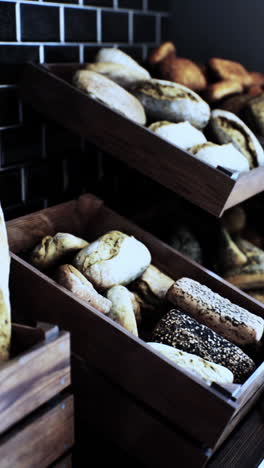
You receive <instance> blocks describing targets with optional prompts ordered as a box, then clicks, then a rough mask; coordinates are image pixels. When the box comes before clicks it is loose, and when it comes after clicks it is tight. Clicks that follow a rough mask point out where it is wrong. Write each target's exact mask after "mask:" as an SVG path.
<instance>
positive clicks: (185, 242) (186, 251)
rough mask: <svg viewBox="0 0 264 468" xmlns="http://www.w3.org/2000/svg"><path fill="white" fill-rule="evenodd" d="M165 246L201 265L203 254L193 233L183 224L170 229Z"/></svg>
mask: <svg viewBox="0 0 264 468" xmlns="http://www.w3.org/2000/svg"><path fill="white" fill-rule="evenodd" d="M176 222H177V221H176ZM166 242H167V244H169V245H171V247H173V248H174V249H176V250H178V251H179V252H181V253H182V254H183V255H186V257H189V258H191V259H192V260H194V261H195V262H197V263H200V264H202V263H203V252H202V248H201V245H200V243H199V242H198V240H197V238H196V237H195V235H194V234H193V232H192V231H191V230H190V229H189V228H188V226H185V225H184V224H182V225H178V226H177V227H176V228H174V227H172V229H171V232H170V235H169V237H168V239H167V240H166Z"/></svg>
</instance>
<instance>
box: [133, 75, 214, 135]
mask: <svg viewBox="0 0 264 468" xmlns="http://www.w3.org/2000/svg"><path fill="white" fill-rule="evenodd" d="M131 91H132V92H133V94H134V95H135V96H136V97H137V98H138V99H139V100H140V101H141V103H142V104H143V106H144V108H145V110H146V113H147V115H148V116H149V118H150V119H151V120H156V121H158V120H169V121H171V122H183V121H188V122H190V123H191V124H192V125H193V126H194V127H197V128H199V129H200V128H204V127H205V126H206V125H207V123H208V121H209V118H210V108H209V106H208V104H207V103H206V102H205V101H204V100H203V99H202V98H201V97H200V96H199V95H198V94H196V93H195V92H194V91H192V90H190V89H189V88H186V87H185V86H183V85H180V84H177V83H172V82H171V81H166V80H157V79H151V80H146V81H142V83H139V84H137V85H135V86H132V88H131Z"/></svg>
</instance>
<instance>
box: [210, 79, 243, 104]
mask: <svg viewBox="0 0 264 468" xmlns="http://www.w3.org/2000/svg"><path fill="white" fill-rule="evenodd" d="M242 91H243V86H242V84H241V83H239V81H234V80H223V81H218V82H217V83H213V84H210V85H209V86H208V87H207V89H206V92H205V96H206V99H207V100H208V101H209V102H214V101H218V100H219V99H223V98H224V97H226V96H229V95H230V94H235V93H242Z"/></svg>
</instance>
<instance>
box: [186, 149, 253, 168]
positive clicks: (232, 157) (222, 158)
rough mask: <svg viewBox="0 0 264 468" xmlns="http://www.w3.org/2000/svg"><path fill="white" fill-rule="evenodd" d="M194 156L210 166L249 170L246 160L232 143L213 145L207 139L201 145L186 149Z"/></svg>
mask: <svg viewBox="0 0 264 468" xmlns="http://www.w3.org/2000/svg"><path fill="white" fill-rule="evenodd" d="M188 151H189V153H191V154H192V155H193V156H194V157H195V158H197V159H199V160H200V161H203V162H205V163H207V164H209V165H210V166H213V167H217V166H221V167H223V168H226V169H230V170H231V171H235V172H245V171H248V170H249V163H248V160H247V159H246V158H245V156H243V154H241V153H240V152H239V151H238V150H237V149H236V148H235V147H234V146H233V145H232V143H229V144H226V145H215V144H214V143H211V142H210V141H208V142H207V143H203V144H201V145H196V146H193V147H192V148H189V149H188Z"/></svg>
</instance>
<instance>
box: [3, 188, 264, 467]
mask: <svg viewBox="0 0 264 468" xmlns="http://www.w3.org/2000/svg"><path fill="white" fill-rule="evenodd" d="M7 229H8V236H9V244H10V249H11V251H12V269H11V284H16V288H15V291H14V294H13V301H14V306H16V303H20V304H21V305H23V302H25V303H31V304H32V307H31V312H32V315H31V317H30V318H32V319H35V320H42V321H43V320H45V321H51V320H52V321H53V323H56V324H58V325H59V326H60V327H61V328H63V329H66V330H70V331H71V342H72V351H73V353H74V356H73V358H74V359H73V376H74V381H73V383H74V391H75V397H76V412H77V417H78V415H79V417H80V419H83V418H84V419H86V420H89V423H90V424H91V425H92V427H97V428H98V430H99V429H100V430H101V431H105V433H106V434H108V437H110V438H111V437H112V438H113V439H115V441H118V443H119V444H120V445H121V446H122V448H123V449H125V450H126V451H128V452H129V453H133V455H134V456H135V457H136V458H137V460H141V461H144V463H147V465H148V466H167V465H169V460H171V459H172V457H173V453H174V454H175V450H176V449H177V450H178V452H177V453H179V455H178V456H179V457H180V458H179V460H181V463H182V464H181V465H180V466H181V467H185V466H186V467H190V466H196V467H199V466H203V465H204V464H205V463H206V462H207V461H208V459H209V458H210V456H211V455H212V454H213V453H214V451H215V450H216V449H217V447H219V446H220V445H221V443H222V442H223V441H224V440H225V438H226V437H227V436H228V435H229V434H230V433H231V432H232V430H233V429H234V428H235V427H236V425H237V424H238V423H239V422H240V421H241V419H242V418H243V416H244V415H245V414H246V413H247V412H248V410H249V409H250V407H251V406H252V405H253V404H254V402H255V401H256V400H257V399H258V397H259V395H260V393H261V391H262V389H263V383H264V363H263V364H261V365H259V367H258V368H257V369H256V371H255V372H254V373H253V374H252V375H251V376H250V378H249V379H248V380H247V381H246V382H245V383H244V384H243V385H216V384H211V385H207V384H206V383H204V382H202V381H200V380H199V379H196V378H195V377H191V376H190V375H187V373H185V372H184V371H182V370H180V368H178V367H177V366H176V365H174V364H173V363H171V362H170V361H168V360H167V359H166V358H165V357H162V356H161V355H160V354H159V353H158V352H155V351H153V350H152V349H150V347H149V345H147V344H146V343H145V342H144V341H143V340H142V339H140V338H137V337H135V336H133V335H132V334H130V333H129V332H128V331H126V330H125V329H124V328H122V327H121V326H119V325H118V324H116V323H114V322H113V321H112V320H111V319H109V318H108V317H107V316H105V315H103V314H101V313H100V312H98V311H96V310H95V309H93V308H92V307H91V306H89V305H87V304H86V303H84V302H82V301H81V300H79V299H77V298H76V297H75V296H73V295H72V294H71V293H70V292H69V291H67V290H66V289H64V288H62V287H61V286H59V285H58V284H57V283H55V282H54V281H53V280H52V279H50V278H49V277H47V275H45V274H43V273H41V272H39V271H38V270H37V269H36V268H34V267H32V266H31V265H30V264H29V263H28V262H26V261H25V260H23V259H22V258H21V257H20V256H19V254H20V253H22V252H23V251H26V250H28V249H31V248H32V247H33V246H35V245H36V244H37V242H38V241H39V240H40V239H41V238H42V237H43V236H44V235H47V234H50V235H54V234H55V233H56V232H69V233H73V234H76V235H79V236H80V237H83V238H87V240H89V241H91V240H94V239H96V238H97V237H98V236H99V235H101V234H103V233H105V232H107V231H109V230H111V229H118V230H121V231H124V232H126V233H128V234H132V235H134V236H135V237H136V238H137V239H139V240H141V241H142V242H144V243H145V244H146V246H147V247H148V248H149V250H150V252H151V254H152V263H153V264H154V265H156V266H157V267H158V268H160V269H161V270H162V271H163V272H164V273H167V274H169V275H170V276H171V277H173V278H174V279H175V280H176V279H178V278H180V277H182V276H189V277H192V278H193V279H196V280H198V281H200V282H201V283H204V284H206V285H207V286H209V287H210V288H212V289H213V290H214V291H216V292H218V293H219V294H221V295H223V296H224V297H227V298H228V299H230V300H231V301H232V302H234V303H236V304H239V305H241V306H243V307H245V308H246V309H248V310H249V311H251V312H254V313H256V314H258V315H260V316H263V317H264V308H263V307H262V306H261V305H260V304H259V303H257V302H255V301H254V300H251V299H250V298H249V297H248V296H246V295H244V294H243V293H242V292H241V291H239V290H238V289H236V288H235V287H232V286H231V285H230V284H229V283H227V282H225V281H224V280H222V279H221V278H219V277H218V276H217V275H215V274H213V273H211V272H210V271H208V270H206V269H205V268H203V267H201V266H199V265H198V264H196V263H194V262H192V261H190V260H189V259H187V258H185V257H184V256H183V255H181V254H180V253H178V252H177V251H175V250H174V249H172V248H170V247H169V246H167V245H166V244H164V243H163V242H161V241H160V240H158V239H157V238H155V237H153V236H152V235H151V234H149V233H147V232H145V231H143V230H142V229H141V228H139V227H137V226H136V225H134V224H133V223H131V222H129V221H128V220H126V219H125V218H123V217H121V216H119V215H118V214H117V213H115V212H113V211H112V210H110V209H109V208H107V207H105V206H104V204H103V202H102V201H101V200H98V199H97V198H95V197H94V196H92V195H89V194H86V195H83V196H82V197H80V198H79V200H73V201H70V202H67V203H64V204H61V205H57V206H54V207H51V208H47V209H45V210H42V211H39V212H36V213H33V214H31V215H27V216H24V217H21V218H17V219H14V220H12V221H9V222H8V223H7ZM25 284H26V285H27V288H25V287H24V285H25ZM40 297H41V298H42V300H41V301H39V298H40ZM28 316H30V311H29V314H28ZM153 447H155V450H154V451H153ZM164 454H166V457H165V459H164V456H165V455H164ZM194 460H195V463H196V464H195V465H194V464H193V463H194ZM162 463H163V464H162Z"/></svg>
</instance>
